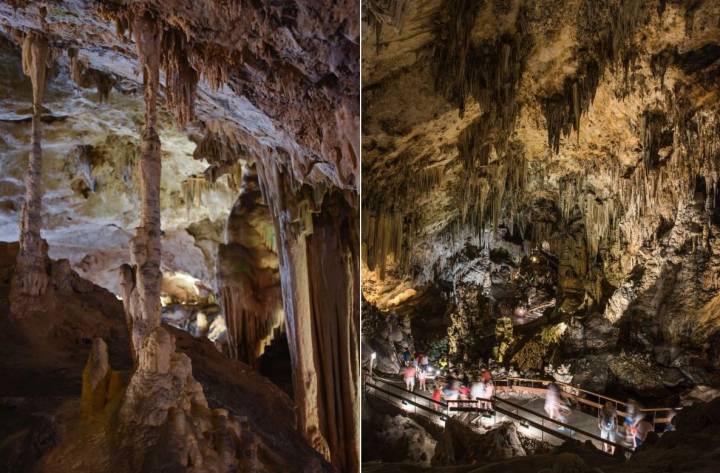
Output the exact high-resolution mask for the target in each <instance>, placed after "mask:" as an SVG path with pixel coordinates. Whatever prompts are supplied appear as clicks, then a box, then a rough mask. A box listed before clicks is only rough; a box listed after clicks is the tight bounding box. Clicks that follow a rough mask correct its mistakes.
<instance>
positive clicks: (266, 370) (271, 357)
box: [258, 332, 293, 398]
mask: <svg viewBox="0 0 720 473" xmlns="http://www.w3.org/2000/svg"><path fill="white" fill-rule="evenodd" d="M258 371H259V373H260V374H261V375H263V376H265V377H266V378H268V379H269V380H270V381H272V382H273V383H275V384H276V385H277V386H278V387H279V388H280V389H282V390H283V391H285V392H286V393H287V395H288V396H290V397H291V398H292V397H293V383H292V364H291V361H290V347H289V346H288V340H287V334H286V333H285V332H282V333H278V334H276V335H275V337H274V338H273V341H272V342H271V343H270V345H269V346H268V347H267V348H266V349H265V353H263V354H262V356H260V359H259V361H258Z"/></svg>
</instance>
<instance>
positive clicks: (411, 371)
mask: <svg viewBox="0 0 720 473" xmlns="http://www.w3.org/2000/svg"><path fill="white" fill-rule="evenodd" d="M416 374H417V369H416V368H415V367H414V366H413V365H411V364H409V363H408V365H407V366H405V370H404V371H403V377H404V378H405V389H407V390H408V391H410V392H412V391H414V390H415V375H416Z"/></svg>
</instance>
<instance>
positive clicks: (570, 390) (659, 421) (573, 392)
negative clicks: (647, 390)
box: [372, 370, 681, 426]
mask: <svg viewBox="0 0 720 473" xmlns="http://www.w3.org/2000/svg"><path fill="white" fill-rule="evenodd" d="M372 375H373V376H375V377H377V373H375V372H374V370H373V373H372ZM494 382H495V384H496V385H498V387H502V384H501V383H504V384H505V386H506V387H507V388H509V389H513V390H514V389H515V388H522V387H523V386H521V385H511V384H510V383H530V387H531V388H534V386H533V385H535V384H539V385H540V388H539V389H543V390H547V389H546V388H545V386H547V385H548V384H550V383H552V382H555V384H557V385H559V386H562V387H565V388H566V389H564V390H563V391H564V392H565V393H566V394H568V395H570V396H572V397H573V399H575V400H576V401H577V402H579V403H581V404H584V405H587V406H590V407H593V408H595V409H598V411H599V410H600V409H602V407H603V405H604V402H602V403H601V402H597V403H595V402H593V401H592V400H590V399H585V398H583V397H580V395H579V393H585V394H588V395H590V396H595V397H596V398H597V399H598V401H600V400H603V401H605V402H608V401H609V402H611V403H613V404H615V409H616V410H617V413H618V416H619V417H623V418H625V417H628V416H629V413H628V412H627V411H626V410H625V409H626V408H627V406H628V403H626V402H624V401H620V400H618V399H614V398H612V397H609V396H605V395H603V394H599V393H596V392H593V391H589V390H587V389H583V388H578V387H576V386H573V385H572V384H568V383H563V382H562V381H552V380H547V379H535V378H521V377H505V378H499V379H496V380H494ZM536 389H538V388H536ZM518 390H519V391H520V390H521V389H518ZM418 395H419V394H418ZM428 399H429V398H428ZM620 406H622V409H623V410H620ZM680 409H681V407H677V408H673V407H651V408H641V409H639V411H640V412H644V413H647V414H652V423H653V426H657V425H665V424H668V423H669V422H670V420H671V417H669V416H667V414H670V413H671V412H672V411H677V410H680ZM661 413H664V414H666V415H665V416H663V417H658V415H659V414H661Z"/></svg>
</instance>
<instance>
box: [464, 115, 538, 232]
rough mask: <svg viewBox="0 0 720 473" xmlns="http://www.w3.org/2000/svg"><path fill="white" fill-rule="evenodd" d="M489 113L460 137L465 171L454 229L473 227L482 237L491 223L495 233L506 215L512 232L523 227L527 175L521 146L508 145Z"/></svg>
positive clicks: (526, 166)
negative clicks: (521, 210)
mask: <svg viewBox="0 0 720 473" xmlns="http://www.w3.org/2000/svg"><path fill="white" fill-rule="evenodd" d="M487 115H488V114H483V115H482V116H481V117H479V118H477V119H476V120H475V121H473V123H471V124H470V126H468V127H467V128H466V129H465V130H463V132H462V133H461V135H460V138H459V140H458V153H459V155H460V159H461V162H462V163H463V171H464V172H463V175H462V178H463V183H462V185H461V186H459V187H458V189H457V193H456V200H457V208H458V209H459V215H458V219H457V221H456V223H455V226H456V228H455V230H456V231H458V232H459V231H460V230H461V228H462V227H470V228H473V229H474V230H475V231H476V233H477V234H478V235H479V236H480V238H481V240H482V238H483V234H484V230H485V228H486V223H488V222H489V223H490V228H491V229H492V230H493V231H494V232H496V231H497V229H498V227H499V225H500V222H501V220H503V218H507V220H508V222H507V223H508V228H509V230H510V232H513V231H514V228H515V227H516V226H517V227H519V228H522V227H523V225H522V224H523V218H522V215H521V212H520V209H521V207H522V206H523V199H524V195H525V193H524V192H523V190H524V189H525V187H526V184H527V174H528V164H527V160H526V159H525V153H524V149H523V148H522V146H520V145H519V144H518V143H512V144H509V145H508V144H507V143H506V142H507V137H503V136H502V133H503V131H502V129H498V128H497V127H494V126H493V124H492V120H490V119H489V117H488V116H487ZM498 135H500V136H498Z"/></svg>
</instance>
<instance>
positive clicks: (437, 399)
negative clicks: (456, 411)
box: [432, 383, 443, 411]
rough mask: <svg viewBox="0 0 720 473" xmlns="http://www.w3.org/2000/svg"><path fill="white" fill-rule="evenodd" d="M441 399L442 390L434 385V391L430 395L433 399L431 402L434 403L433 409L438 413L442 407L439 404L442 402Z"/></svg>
mask: <svg viewBox="0 0 720 473" xmlns="http://www.w3.org/2000/svg"><path fill="white" fill-rule="evenodd" d="M442 397H443V393H442V390H441V389H440V386H439V385H438V384H437V383H436V384H435V389H434V390H433V393H432V398H433V401H435V402H434V404H435V409H437V410H438V411H440V410H442V405H441V404H440V403H441V402H442Z"/></svg>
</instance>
